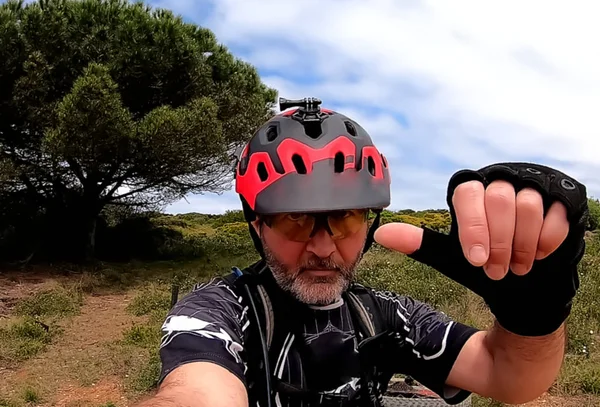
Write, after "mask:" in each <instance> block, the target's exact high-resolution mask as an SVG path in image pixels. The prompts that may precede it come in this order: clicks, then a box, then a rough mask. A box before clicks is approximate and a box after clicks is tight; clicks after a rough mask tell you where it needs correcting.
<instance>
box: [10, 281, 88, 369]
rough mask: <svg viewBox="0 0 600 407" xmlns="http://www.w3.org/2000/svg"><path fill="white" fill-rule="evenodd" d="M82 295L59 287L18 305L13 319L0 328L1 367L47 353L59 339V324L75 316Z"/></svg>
mask: <svg viewBox="0 0 600 407" xmlns="http://www.w3.org/2000/svg"><path fill="white" fill-rule="evenodd" d="M82 303H83V294H82V293H81V292H80V291H79V290H78V289H76V288H72V287H65V286H59V287H56V288H53V289H50V290H44V291H40V292H37V293H35V294H34V295H32V296H30V297H28V298H25V299H23V300H21V301H19V302H18V303H17V304H16V306H15V312H14V317H13V318H11V319H10V320H9V321H8V322H5V323H4V324H3V326H0V363H2V365H7V366H11V365H14V364H15V363H18V362H22V361H25V360H27V359H29V358H31V357H33V356H35V355H37V354H38V353H40V352H42V351H43V350H44V349H46V347H47V345H48V344H50V343H51V342H52V340H53V339H54V338H55V337H57V336H58V335H60V333H61V332H62V328H61V327H60V325H59V322H60V320H62V319H63V318H66V317H70V316H73V315H76V314H77V313H78V312H79V309H80V308H81V305H82Z"/></svg>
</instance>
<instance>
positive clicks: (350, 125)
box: [344, 121, 356, 137]
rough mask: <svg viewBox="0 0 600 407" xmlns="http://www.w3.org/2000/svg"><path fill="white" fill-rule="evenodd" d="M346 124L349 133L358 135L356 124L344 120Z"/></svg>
mask: <svg viewBox="0 0 600 407" xmlns="http://www.w3.org/2000/svg"><path fill="white" fill-rule="evenodd" d="M344 125H346V131H347V132H348V134H350V135H351V136H352V137H356V127H354V125H353V124H352V123H350V122H348V121H346V122H344Z"/></svg>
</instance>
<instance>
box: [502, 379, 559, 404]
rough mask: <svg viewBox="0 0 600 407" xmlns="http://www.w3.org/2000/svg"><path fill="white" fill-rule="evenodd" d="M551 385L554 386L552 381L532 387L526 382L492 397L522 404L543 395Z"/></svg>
mask: <svg viewBox="0 0 600 407" xmlns="http://www.w3.org/2000/svg"><path fill="white" fill-rule="evenodd" d="M550 387H552V383H550V384H549V385H548V386H545V387H540V386H536V387H531V386H530V385H529V383H527V382H524V383H521V384H520V385H517V386H513V387H512V388H505V389H503V390H502V391H501V392H497V393H496V394H494V395H492V396H491V398H493V399H494V400H496V401H499V402H501V403H505V404H510V405H522V404H526V403H530V402H532V401H534V400H536V399H538V398H539V397H541V396H543V395H544V393H546V392H547V391H548V390H549V389H550Z"/></svg>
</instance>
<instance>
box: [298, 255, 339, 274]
mask: <svg viewBox="0 0 600 407" xmlns="http://www.w3.org/2000/svg"><path fill="white" fill-rule="evenodd" d="M308 269H326V270H335V271H339V272H343V271H344V270H345V269H346V267H344V265H340V264H338V263H337V262H335V261H334V260H333V259H331V258H330V257H328V258H326V259H322V258H320V257H312V258H310V259H309V260H307V261H306V262H305V263H304V264H302V265H301V266H300V267H298V272H299V273H301V272H303V271H305V270H308Z"/></svg>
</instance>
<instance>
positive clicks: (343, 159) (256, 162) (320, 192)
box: [235, 98, 390, 214]
mask: <svg viewBox="0 0 600 407" xmlns="http://www.w3.org/2000/svg"><path fill="white" fill-rule="evenodd" d="M279 103H280V107H281V110H285V109H288V108H291V107H296V109H291V110H286V111H285V112H283V113H280V114H278V115H276V116H274V117H273V118H272V119H271V120H269V121H268V122H266V123H265V124H264V125H262V126H261V127H260V128H259V129H258V131H257V132H256V133H255V134H254V135H253V137H252V138H251V140H250V141H249V142H248V144H247V145H246V146H245V147H244V149H243V150H242V153H241V155H240V157H239V161H238V163H237V166H236V170H235V180H236V185H235V190H236V192H237V193H238V194H240V196H241V199H242V202H243V203H244V207H245V208H244V209H245V212H246V213H247V212H249V211H251V212H253V213H254V214H274V213H285V212H320V211H331V210H344V209H373V210H376V211H379V210H381V209H383V208H385V207H387V206H388V205H389V204H390V173H389V169H388V163H387V160H386V159H385V157H384V156H383V154H381V153H380V152H379V151H378V150H377V148H376V147H375V145H374V144H373V141H372V140H371V137H370V136H369V134H368V133H367V132H366V131H365V129H363V128H362V127H361V126H360V125H359V124H358V123H356V122H355V121H354V120H352V119H350V118H349V117H347V116H344V115H342V114H340V113H337V112H334V111H332V110H328V109H323V108H321V107H320V104H321V101H320V100H318V99H315V98H306V99H301V100H287V99H282V98H280V99H279Z"/></svg>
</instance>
